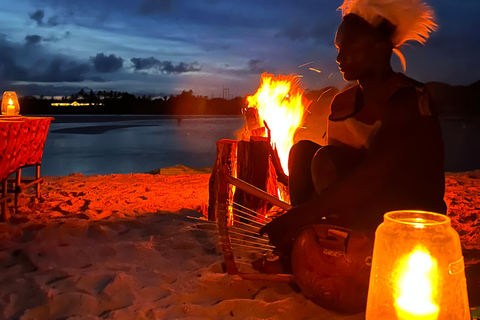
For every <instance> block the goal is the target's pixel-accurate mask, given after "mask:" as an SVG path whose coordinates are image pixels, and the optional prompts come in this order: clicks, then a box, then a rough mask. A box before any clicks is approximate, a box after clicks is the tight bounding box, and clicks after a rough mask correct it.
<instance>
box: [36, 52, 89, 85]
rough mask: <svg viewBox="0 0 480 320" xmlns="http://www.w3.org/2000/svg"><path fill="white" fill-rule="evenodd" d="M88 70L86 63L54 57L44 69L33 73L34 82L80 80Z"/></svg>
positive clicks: (82, 79) (83, 79) (83, 78)
mask: <svg viewBox="0 0 480 320" xmlns="http://www.w3.org/2000/svg"><path fill="white" fill-rule="evenodd" d="M88 71H90V67H89V66H88V64H86V63H77V62H74V61H68V60H65V59H62V58H55V59H53V60H52V61H50V62H49V63H48V66H47V68H46V69H44V70H42V71H40V72H38V73H35V74H33V76H32V79H31V81H35V82H82V81H85V74H86V73H87V72H88Z"/></svg>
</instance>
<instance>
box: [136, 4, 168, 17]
mask: <svg viewBox="0 0 480 320" xmlns="http://www.w3.org/2000/svg"><path fill="white" fill-rule="evenodd" d="M172 8H173V0H143V1H142V2H141V3H140V6H139V7H138V11H139V12H140V14H142V15H151V14H159V13H169V12H171V11H172Z"/></svg>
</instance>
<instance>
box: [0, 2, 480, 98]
mask: <svg viewBox="0 0 480 320" xmlns="http://www.w3.org/2000/svg"><path fill="white" fill-rule="evenodd" d="M1 3H2V6H1V8H2V9H1V11H0V24H1V28H0V85H1V88H2V89H3V90H4V91H5V90H16V91H17V93H18V94H20V95H39V94H44V95H69V94H71V93H75V92H77V91H78V90H79V89H80V88H84V89H86V90H90V89H92V90H94V91H95V92H96V91H98V90H114V91H122V92H123V91H127V92H130V93H133V94H152V95H154V96H158V95H159V96H163V95H170V94H178V93H180V92H181V91H182V90H190V89H192V90H193V92H194V94H196V95H206V96H209V97H218V96H221V94H222V89H223V88H228V89H229V91H230V96H244V95H246V94H253V93H254V92H255V90H256V88H257V87H258V85H259V79H260V74H261V73H262V72H265V71H267V72H269V73H273V74H275V75H277V74H287V75H288V74H301V75H303V76H304V78H303V79H302V82H301V83H302V87H303V88H305V89H311V90H313V89H320V88H323V87H325V86H329V85H333V86H337V87H338V88H340V89H341V88H343V87H344V86H345V85H346V83H345V82H344V81H343V80H342V77H341V74H340V72H339V71H338V68H337V64H336V63H335V57H336V49H335V47H334V45H333V40H334V36H335V30H336V28H337V26H338V25H339V23H340V22H341V13H340V11H336V9H337V8H338V7H339V6H340V5H341V4H342V1H340V0H339V1H337V0H298V1H291V0H289V1H287V0H276V1H273V0H223V1H222V0H138V1H133V0H115V1H113V0H82V1H79V0H29V1H26V0H15V1H11V0H9V1H7V0H1ZM429 4H430V5H431V6H432V7H433V9H434V10H435V12H436V21H437V23H438V25H439V28H438V30H437V32H435V33H434V34H432V36H431V38H430V39H429V41H427V43H426V45H425V46H422V45H420V44H418V43H413V44H410V45H407V46H404V47H403V48H402V52H403V53H404V55H405V57H406V59H407V75H408V76H411V77H413V78H415V79H417V80H420V81H423V82H430V81H442V82H446V83H449V84H452V85H468V84H470V83H473V82H475V81H477V80H480V61H479V59H480V32H479V30H480V0H457V1H452V0H430V1H429ZM308 62H313V63H311V64H309V65H307V66H304V67H300V68H299V66H301V65H303V64H305V63H308ZM392 63H393V66H394V68H395V69H396V70H398V71H400V63H399V61H398V58H396V57H395V56H394V57H393V58H392ZM309 67H312V68H315V69H318V70H321V71H322V73H318V72H314V71H311V70H309Z"/></svg>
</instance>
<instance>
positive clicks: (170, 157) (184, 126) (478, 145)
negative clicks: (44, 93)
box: [23, 115, 480, 176]
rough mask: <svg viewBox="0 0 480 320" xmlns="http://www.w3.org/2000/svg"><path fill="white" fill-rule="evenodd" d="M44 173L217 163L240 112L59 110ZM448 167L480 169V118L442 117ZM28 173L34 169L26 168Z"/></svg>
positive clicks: (238, 124) (237, 125) (135, 170)
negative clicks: (136, 113)
mask: <svg viewBox="0 0 480 320" xmlns="http://www.w3.org/2000/svg"><path fill="white" fill-rule="evenodd" d="M54 117H55V120H54V121H53V122H52V124H51V125H50V131H49V134H48V137H47V141H46V143H45V149H44V154H43V159H42V167H41V174H42V175H44V176H45V175H46V176H58V175H68V174H70V173H82V174H84V175H90V174H112V173H144V172H149V171H151V170H154V169H157V168H164V167H168V166H174V165H177V164H182V165H185V166H190V167H212V166H213V162H214V160H215V153H216V147H215V142H216V141H217V140H219V139H234V138H235V131H236V130H238V129H240V128H241V127H242V125H243V123H244V120H243V118H242V117H239V116H215V117H195V116H186V117H184V118H183V119H182V121H181V122H180V124H179V123H178V121H177V119H175V118H172V117H168V116H110V115H108V116H107V115H105V116H102V115H100V116H97V115H95V116H83V115H79V116H58V115H56V116H54ZM442 129H443V135H444V140H445V146H446V159H445V169H446V171H450V172H458V171H469V170H475V169H480V142H479V141H480V119H475V120H469V121H465V120H462V121H460V120H453V119H450V120H442ZM23 174H24V175H33V174H34V173H33V170H32V168H26V169H25V170H24V173H23Z"/></svg>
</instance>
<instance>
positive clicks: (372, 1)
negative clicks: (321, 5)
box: [339, 0, 437, 69]
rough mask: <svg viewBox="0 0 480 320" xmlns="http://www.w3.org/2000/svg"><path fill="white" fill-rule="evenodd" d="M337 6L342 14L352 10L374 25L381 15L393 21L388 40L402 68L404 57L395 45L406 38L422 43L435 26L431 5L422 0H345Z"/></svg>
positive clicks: (376, 24)
mask: <svg viewBox="0 0 480 320" xmlns="http://www.w3.org/2000/svg"><path fill="white" fill-rule="evenodd" d="M339 9H341V10H342V16H343V17H345V16H346V15H347V14H350V13H353V14H356V15H358V16H360V17H361V18H363V19H364V20H366V21H367V22H368V23H370V24H371V25H373V26H374V27H377V26H378V25H379V24H380V23H382V18H385V19H387V20H388V21H389V22H390V23H392V24H393V25H394V26H395V27H396V28H395V32H394V33H393V35H392V37H391V41H392V44H393V46H394V48H395V49H394V51H395V53H396V54H397V55H399V57H400V59H401V60H402V64H403V65H404V69H405V58H404V57H403V55H402V54H401V53H400V52H399V51H398V48H399V47H400V46H401V45H402V44H404V43H405V42H406V41H409V40H412V41H418V42H420V43H421V44H424V43H425V41H427V39H428V37H429V33H430V32H432V31H434V30H435V29H436V27H437V24H436V23H435V22H434V21H433V10H432V8H431V7H430V6H428V5H427V4H425V3H424V2H422V1H421V0H345V1H344V2H343V4H342V5H341V6H340V8H339Z"/></svg>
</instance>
